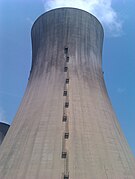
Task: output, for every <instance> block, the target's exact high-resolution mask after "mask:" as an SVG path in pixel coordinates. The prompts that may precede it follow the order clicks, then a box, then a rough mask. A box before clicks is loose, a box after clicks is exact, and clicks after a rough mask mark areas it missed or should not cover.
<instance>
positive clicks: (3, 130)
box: [0, 122, 9, 145]
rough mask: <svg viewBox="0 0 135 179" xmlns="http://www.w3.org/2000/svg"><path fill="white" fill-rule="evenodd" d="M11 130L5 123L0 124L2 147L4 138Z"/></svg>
mask: <svg viewBox="0 0 135 179" xmlns="http://www.w3.org/2000/svg"><path fill="white" fill-rule="evenodd" d="M8 129H9V124H6V123H4V122H0V145H1V143H2V141H3V140H4V137H5V135H6V133H7V131H8Z"/></svg>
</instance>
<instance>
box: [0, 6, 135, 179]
mask: <svg viewBox="0 0 135 179" xmlns="http://www.w3.org/2000/svg"><path fill="white" fill-rule="evenodd" d="M102 43H103V29H102V26H101V24H100V23H99V21H98V20H97V19H96V18H95V17H94V16H93V15H91V14H89V13H87V12H85V11H82V10H79V9H74V8H60V9H55V10H52V11H49V12H47V13H45V14H43V15H42V16H40V17H39V18H38V19H37V21H36V22H35V23H34V25H33V28H32V50H33V53H32V68H31V72H30V78H29V82H28V85H27V89H26V92H25V95H24V98H23V100H22V103H21V105H20V108H19V110H18V112H17V114H16V117H15V119H14V121H13V123H12V125H11V127H10V129H9V132H8V134H7V136H6V138H5V140H4V142H3V143H2V145H1V146H0V179H58V178H61V177H63V178H64V175H62V174H63V172H65V174H68V172H69V178H72V179H134V178H135V161H134V157H133V156H132V154H131V151H130V149H129V146H128V144H127V142H126V140H125V138H124V136H123V133H122V131H121V129H120V126H119V123H118V121H117V118H116V116H115V113H114V111H113V108H112V106H111V103H110V100H109V97H108V95H107V90H106V87H105V83H104V78H103V74H102V66H101V65H102ZM65 47H68V53H69V54H68V55H69V62H68V63H65V60H66V59H65V54H64V48H65ZM65 64H66V65H67V67H68V69H69V71H67V72H64V69H63V68H64V66H65ZM68 79H69V84H68ZM66 80H67V84H65V83H66ZM65 89H66V90H67V92H68V93H67V94H68V96H63V92H64V90H65ZM66 101H67V102H69V107H68V108H66V107H65V106H64V105H65V102H66ZM67 124H68V125H67ZM65 131H69V137H68V139H65V136H64V135H65ZM62 137H63V138H62ZM66 149H68V152H67V158H66V159H64V160H63V159H62V157H61V156H62V151H65V150H66Z"/></svg>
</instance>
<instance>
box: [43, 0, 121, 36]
mask: <svg viewBox="0 0 135 179" xmlns="http://www.w3.org/2000/svg"><path fill="white" fill-rule="evenodd" d="M42 1H43V4H44V8H45V11H48V10H50V9H54V8H58V7H75V8H79V9H83V10H85V11H88V12H90V13H92V14H93V15H95V16H96V17H97V18H98V19H99V20H100V22H101V23H102V24H103V26H104V28H105V30H106V31H107V32H108V33H109V34H110V35H111V36H119V35H121V34H122V22H121V20H120V19H119V17H118V14H117V12H116V11H115V10H114V9H113V8H112V0H42Z"/></svg>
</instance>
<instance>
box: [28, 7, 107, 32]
mask: <svg viewBox="0 0 135 179" xmlns="http://www.w3.org/2000/svg"><path fill="white" fill-rule="evenodd" d="M60 9H67V10H70V9H74V10H78V11H82V12H85V13H87V14H89V15H90V16H92V17H94V18H95V20H96V21H97V22H98V23H99V24H100V26H101V28H102V32H103V36H104V28H103V25H102V23H101V22H100V21H99V19H98V18H97V17H96V16H95V15H93V14H91V13H90V12H88V11H86V10H83V9H79V8H75V7H59V8H54V9H51V10H48V11H46V12H45V13H43V14H41V15H40V16H39V17H38V18H37V19H36V20H35V21H34V23H33V25H32V27H31V34H32V31H33V28H34V26H35V24H36V23H37V21H38V20H39V19H40V18H42V17H43V16H44V15H46V14H48V13H50V12H52V11H57V10H60Z"/></svg>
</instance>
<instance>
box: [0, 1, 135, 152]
mask: <svg viewBox="0 0 135 179" xmlns="http://www.w3.org/2000/svg"><path fill="white" fill-rule="evenodd" d="M61 6H62V7H63V6H68V7H77V8H81V9H84V10H86V11H89V12H90V13H92V14H94V15H95V16H96V17H97V18H98V19H99V20H100V21H101V23H102V24H103V27H104V31H105V38H104V48H103V71H104V77H105V82H106V86H107V90H108V93H109V96H110V99H111V102H112V104H113V107H114V110H115V112H116V115H117V117H118V120H119V122H120V125H121V128H122V130H123V132H124V134H125V136H126V138H127V140H128V143H129V145H130V147H131V149H132V151H133V153H134V155H135V20H134V18H135V11H134V7H135V0H85V1H84V0H74V1H73V0H72V1H70V0H65V1H63V0H0V121H5V122H8V123H11V122H12V120H13V118H14V116H15V114H16V112H17V109H18V107H19V104H20V102H21V99H22V96H23V95H24V92H25V88H26V85H27V82H28V76H29V72H30V67H31V53H32V52H31V37H30V31H31V27H32V24H33V23H34V21H35V20H36V18H38V17H39V16H40V15H41V14H42V13H44V12H45V11H47V10H50V9H52V8H56V7H61Z"/></svg>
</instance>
